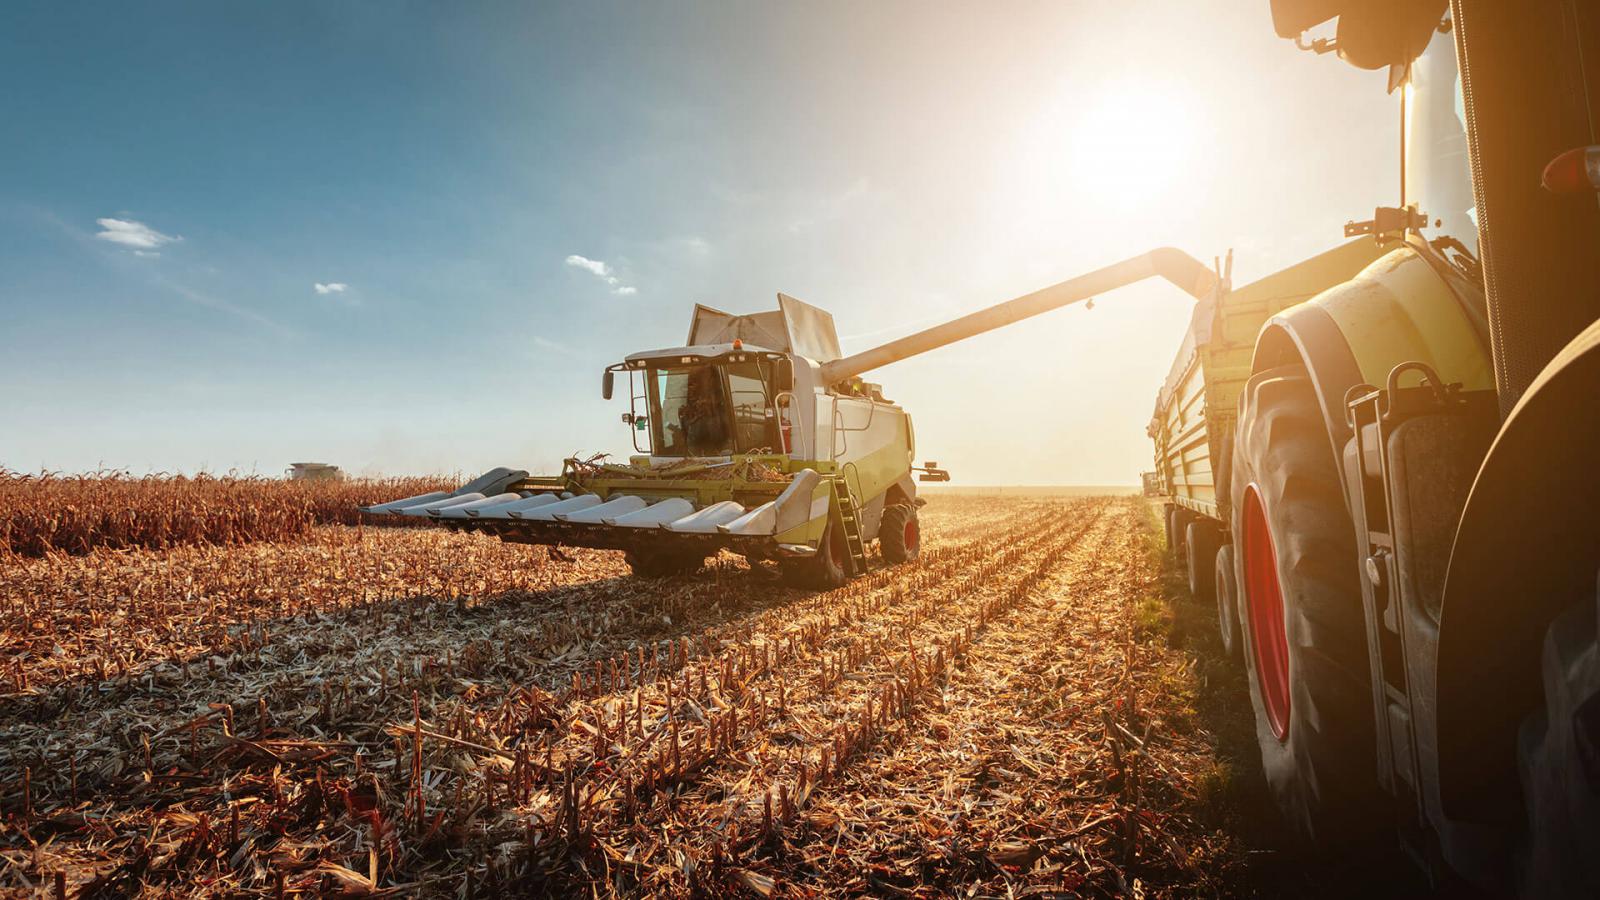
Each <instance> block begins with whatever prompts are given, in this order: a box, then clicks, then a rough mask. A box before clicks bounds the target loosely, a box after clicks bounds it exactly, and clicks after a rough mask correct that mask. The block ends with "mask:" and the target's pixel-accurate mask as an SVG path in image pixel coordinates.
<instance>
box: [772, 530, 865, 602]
mask: <svg viewBox="0 0 1600 900" xmlns="http://www.w3.org/2000/svg"><path fill="white" fill-rule="evenodd" d="M833 525H834V523H833V519H832V517H829V519H828V524H827V526H826V527H825V528H823V531H822V542H821V544H820V545H819V546H818V549H817V552H816V553H813V554H812V555H810V556H802V557H795V558H784V559H780V560H778V570H779V571H780V572H782V573H783V580H784V582H785V583H786V584H789V585H791V586H793V587H799V588H810V589H812V590H817V591H831V590H833V589H834V588H836V587H839V586H841V585H843V584H844V583H845V582H846V581H849V580H850V573H849V569H848V568H847V566H848V564H849V560H850V552H849V550H848V549H846V547H845V544H844V532H843V531H842V530H840V529H838V528H835V527H833Z"/></svg>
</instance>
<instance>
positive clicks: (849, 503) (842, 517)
mask: <svg viewBox="0 0 1600 900" xmlns="http://www.w3.org/2000/svg"><path fill="white" fill-rule="evenodd" d="M832 481H833V500H834V506H835V507H836V508H837V509H838V510H839V524H840V525H842V526H844V546H845V549H846V550H848V551H849V553H850V572H849V573H848V574H851V575H864V574H866V571H867V544H866V542H865V541H863V540H862V539H861V519H860V517H859V515H858V510H857V508H856V501H855V499H854V498H852V497H851V496H850V487H849V485H847V484H845V483H844V478H843V477H841V476H835V477H834V478H833V479H832Z"/></svg>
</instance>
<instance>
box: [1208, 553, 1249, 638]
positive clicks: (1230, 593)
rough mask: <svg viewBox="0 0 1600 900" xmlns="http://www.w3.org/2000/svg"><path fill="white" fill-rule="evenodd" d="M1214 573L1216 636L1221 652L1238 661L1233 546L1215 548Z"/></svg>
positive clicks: (1237, 591)
mask: <svg viewBox="0 0 1600 900" xmlns="http://www.w3.org/2000/svg"><path fill="white" fill-rule="evenodd" d="M1213 568H1214V569H1215V570H1216V571H1215V572H1214V573H1213V575H1212V577H1213V580H1214V581H1215V586H1214V587H1213V588H1212V590H1213V591H1215V592H1216V595H1217V634H1218V635H1219V636H1220V637H1221V638H1222V652H1223V653H1226V654H1227V655H1228V658H1229V659H1238V658H1239V654H1240V651H1241V649H1242V648H1243V645H1244V644H1243V640H1242V639H1241V638H1240V637H1239V581H1238V579H1237V578H1235V577H1234V569H1233V545H1232V544H1223V545H1222V546H1221V547H1218V548H1217V564H1216V565H1215V566H1214V567H1213Z"/></svg>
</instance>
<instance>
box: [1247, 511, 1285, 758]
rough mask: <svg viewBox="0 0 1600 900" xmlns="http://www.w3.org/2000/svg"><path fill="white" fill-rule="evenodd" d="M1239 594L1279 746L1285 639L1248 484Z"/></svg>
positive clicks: (1267, 537) (1262, 521) (1278, 590)
mask: <svg viewBox="0 0 1600 900" xmlns="http://www.w3.org/2000/svg"><path fill="white" fill-rule="evenodd" d="M1244 591H1245V601H1246V603H1247V604H1248V605H1249V607H1250V610H1249V617H1248V619H1249V622H1250V646H1251V647H1252V648H1253V651H1254V653H1255V661H1256V683H1257V685H1258V686H1259V687H1260V689H1261V704H1262V705H1263V706H1265V707H1266V708H1267V724H1268V725H1269V726H1271V727H1272V733H1273V735H1275V736H1276V737H1277V738H1278V740H1280V741H1282V740H1284V739H1286V738H1288V736H1289V635H1288V632H1287V631H1286V630H1285V629H1284V625H1283V589H1282V587H1281V586H1280V585H1279V584H1278V553H1277V551H1276V550H1275V549H1274V548H1273V546H1272V531H1271V530H1270V529H1268V528H1267V512H1266V509H1265V508H1264V507H1263V506H1262V505H1261V495H1260V493H1258V492H1257V491H1256V486H1255V485H1253V484H1252V485H1250V487H1249V488H1247V489H1246V490H1245V495H1244Z"/></svg>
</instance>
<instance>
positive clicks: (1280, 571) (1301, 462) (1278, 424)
mask: <svg viewBox="0 0 1600 900" xmlns="http://www.w3.org/2000/svg"><path fill="white" fill-rule="evenodd" d="M1244 400H1245V404H1244V406H1243V408H1242V409H1241V412H1240V417H1239V427H1238V432H1237V437H1236V443H1235V460H1234V467H1233V486H1232V487H1233V529H1234V534H1233V546H1234V552H1235V556H1236V562H1235V565H1236V566H1237V578H1238V584H1239V585H1240V587H1241V588H1242V592H1241V594H1240V596H1241V598H1242V600H1243V602H1244V604H1245V605H1244V610H1245V613H1244V615H1243V616H1242V618H1243V620H1244V622H1245V623H1246V626H1247V627H1245V628H1243V629H1242V632H1243V637H1244V658H1245V665H1246V667H1247V669H1248V670H1249V677H1248V679H1247V680H1248V681H1249V684H1250V700H1251V704H1252V705H1253V706H1254V708H1255V719H1256V740H1257V743H1258V744H1259V745H1260V747H1261V765H1262V768H1263V770H1264V771H1265V774H1266V777H1267V784H1268V786H1269V787H1270V789H1271V791H1272V795H1273V799H1274V800H1275V801H1276V802H1277V805H1278V809H1279V810H1280V811H1281V812H1282V814H1283V816H1284V818H1285V820H1287V821H1288V823H1289V824H1290V826H1291V827H1292V828H1293V829H1294V830H1295V832H1296V833H1297V835H1298V836H1299V837H1300V838H1302V839H1303V840H1305V841H1306V842H1308V843H1309V844H1310V845H1311V846H1312V847H1315V848H1317V849H1319V850H1322V851H1331V850H1337V849H1339V848H1348V847H1353V846H1357V845H1362V844H1367V843H1369V842H1371V841H1373V840H1374V839H1376V838H1380V837H1382V836H1384V835H1385V834H1386V829H1387V827H1388V826H1387V822H1388V817H1387V816H1386V815H1384V814H1383V813H1382V812H1381V810H1382V806H1381V804H1380V801H1379V793H1378V786H1377V777H1376V769H1377V766H1376V762H1375V759H1374V753H1375V749H1374V748H1375V738H1374V736H1373V725H1372V695H1371V690H1370V687H1369V679H1368V674H1367V672H1368V669H1367V651H1366V646H1365V628H1364V620H1363V614H1362V609H1361V589H1360V582H1359V581H1357V578H1358V577H1359V570H1358V568H1357V562H1356V547H1355V538H1354V528H1353V527H1352V525H1351V522H1350V517H1349V514H1348V513H1347V512H1346V511H1345V507H1344V499H1343V495H1342V493H1341V488H1340V485H1339V476H1338V470H1337V469H1336V468H1335V467H1334V459H1333V452H1332V449H1331V448H1330V446H1329V443H1328V436H1327V432H1326V430H1325V428H1324V426H1323V422H1322V414H1321V410H1320V408H1319V406H1318V403H1317V397H1316V393H1315V391H1314V390H1313V388H1312V386H1311V381H1310V379H1309V378H1308V377H1307V376H1306V373H1305V370H1304V369H1303V368H1301V367H1299V366H1286V367H1282V368H1278V369H1273V370H1270V371H1268V372H1262V373H1260V374H1258V375H1256V376H1254V377H1252V378H1251V379H1250V382H1249V383H1248V384H1247V385H1246V387H1245V393H1244Z"/></svg>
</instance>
